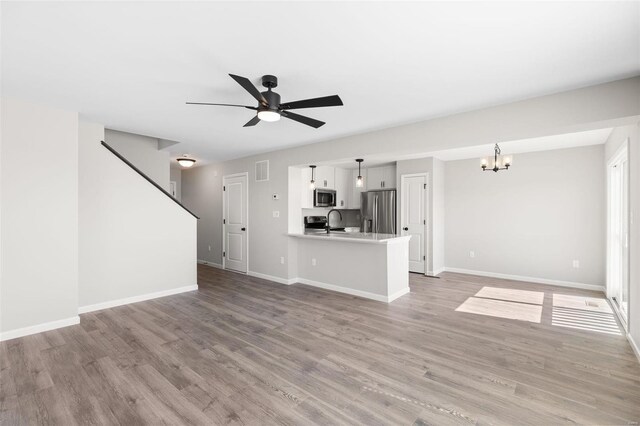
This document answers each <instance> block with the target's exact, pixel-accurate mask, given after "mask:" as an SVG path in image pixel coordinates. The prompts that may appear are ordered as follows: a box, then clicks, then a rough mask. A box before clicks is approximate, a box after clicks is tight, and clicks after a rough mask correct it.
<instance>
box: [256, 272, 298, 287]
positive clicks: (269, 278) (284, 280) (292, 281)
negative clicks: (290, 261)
mask: <svg viewBox="0 0 640 426" xmlns="http://www.w3.org/2000/svg"><path fill="white" fill-rule="evenodd" d="M247 275H249V276H251V277H256V278H262V279H263V280H267V281H273V282H275V283H278V284H284V285H291V284H295V283H297V282H298V279H297V278H290V279H287V278H280V277H274V276H273V275H267V274H261V273H260V272H253V271H248V272H247Z"/></svg>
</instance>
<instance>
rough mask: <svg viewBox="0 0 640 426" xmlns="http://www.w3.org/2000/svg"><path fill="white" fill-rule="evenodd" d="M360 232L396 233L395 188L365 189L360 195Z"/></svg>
mask: <svg viewBox="0 0 640 426" xmlns="http://www.w3.org/2000/svg"><path fill="white" fill-rule="evenodd" d="M360 214H361V217H362V225H361V226H360V230H361V231H362V232H377V233H380V234H395V233H396V190H395V189H384V190H379V191H366V192H362V193H361V195H360Z"/></svg>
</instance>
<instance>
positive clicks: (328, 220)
mask: <svg viewBox="0 0 640 426" xmlns="http://www.w3.org/2000/svg"><path fill="white" fill-rule="evenodd" d="M333 212H337V213H338V214H339V215H340V220H342V213H341V212H340V210H338V209H331V210H329V213H327V234H329V233H330V232H331V220H330V216H331V213H333Z"/></svg>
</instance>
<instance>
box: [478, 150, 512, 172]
mask: <svg viewBox="0 0 640 426" xmlns="http://www.w3.org/2000/svg"><path fill="white" fill-rule="evenodd" d="M490 161H491V158H483V159H482V160H480V167H482V171H483V172H486V171H487V170H490V171H493V172H496V173H497V172H498V170H509V167H510V166H511V162H512V161H513V159H512V158H511V157H503V156H502V151H501V150H500V147H499V146H498V144H496V146H495V147H494V148H493V162H492V164H489V162H490ZM489 166H490V167H489ZM503 166H504V167H503Z"/></svg>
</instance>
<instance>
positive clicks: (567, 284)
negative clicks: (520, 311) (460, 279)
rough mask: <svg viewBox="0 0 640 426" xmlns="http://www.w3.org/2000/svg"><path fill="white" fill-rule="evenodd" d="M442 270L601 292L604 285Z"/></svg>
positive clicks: (464, 270)
mask: <svg viewBox="0 0 640 426" xmlns="http://www.w3.org/2000/svg"><path fill="white" fill-rule="evenodd" d="M444 270H445V271H447V272H457V273H459V274H468V275H479V276H481V277H491V278H502V279H505V280H514V281H526V282H530V283H536V284H548V285H557V286H560V287H571V288H581V289H584V290H594V291H601V292H603V293H604V290H605V287H604V286H603V285H595V284H583V283H576V282H573V281H560V280H550V279H547V278H537V277H525V276H522V275H510V274H500V273H497V272H485V271H472V270H470V269H462V268H451V267H449V266H445V268H444Z"/></svg>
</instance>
